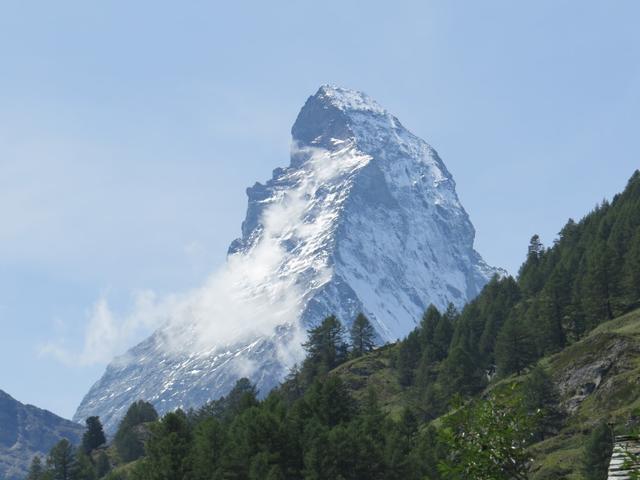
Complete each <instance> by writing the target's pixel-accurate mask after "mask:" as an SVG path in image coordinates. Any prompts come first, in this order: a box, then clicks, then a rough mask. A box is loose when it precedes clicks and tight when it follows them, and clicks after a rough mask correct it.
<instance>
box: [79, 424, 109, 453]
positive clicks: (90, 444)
mask: <svg viewBox="0 0 640 480" xmlns="http://www.w3.org/2000/svg"><path fill="white" fill-rule="evenodd" d="M85 423H86V425H87V429H86V430H85V432H84V435H83V436H82V448H83V450H84V451H85V452H86V453H89V452H91V451H92V450H95V449H96V448H98V447H99V446H100V445H103V444H104V443H106V441H107V439H106V437H105V436H104V430H103V429H102V423H100V417H89V418H87V419H86V421H85Z"/></svg>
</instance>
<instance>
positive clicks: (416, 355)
mask: <svg viewBox="0 0 640 480" xmlns="http://www.w3.org/2000/svg"><path fill="white" fill-rule="evenodd" d="M421 355H422V349H421V346H420V333H419V330H418V329H415V330H413V331H412V332H411V333H409V335H408V336H407V338H405V339H404V340H403V341H402V342H400V345H399V346H398V356H397V358H396V362H395V363H396V369H397V371H398V381H399V382H400V385H402V386H404V387H408V386H409V385H411V384H413V380H414V370H415V369H416V367H417V366H418V362H419V360H420V357H421Z"/></svg>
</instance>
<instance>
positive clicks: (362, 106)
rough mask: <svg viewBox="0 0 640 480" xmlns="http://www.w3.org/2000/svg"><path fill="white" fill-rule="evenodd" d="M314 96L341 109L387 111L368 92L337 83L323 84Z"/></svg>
mask: <svg viewBox="0 0 640 480" xmlns="http://www.w3.org/2000/svg"><path fill="white" fill-rule="evenodd" d="M314 97H316V98H318V99H319V100H322V101H325V102H326V103H327V104H330V105H333V106H334V107H336V108H337V109H339V110H342V111H345V112H348V111H360V112H370V113H375V114H378V115H385V114H386V113H387V111H386V110H385V109H384V108H382V107H381V106H380V105H379V104H378V103H377V102H376V101H375V100H374V99H372V98H371V97H370V96H368V95H367V94H366V93H363V92H359V91H357V90H351V89H348V88H343V87H338V86H336V85H328V84H325V85H322V86H321V87H320V88H319V89H318V91H317V92H316V94H315V95H314Z"/></svg>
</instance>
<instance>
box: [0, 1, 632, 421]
mask: <svg viewBox="0 0 640 480" xmlns="http://www.w3.org/2000/svg"><path fill="white" fill-rule="evenodd" d="M638 18H640V4H639V3H638V2H635V1H616V2H591V1H580V2H578V1H573V2H568V1H561V0H553V1H539V2H527V3H525V2H512V1H487V2H475V1H470V0H469V1H446V2H445V1H439V2H431V1H415V2H406V1H398V2H393V4H392V3H391V2H382V1H380V2H377V1H367V2H364V1H363V2H356V1H323V2H307V1H296V2H293V1H291V2H277V1H274V2H257V1H256V2H250V1H242V2H204V1H190V2H163V1H157V0H156V1H153V2H151V1H137V2H125V1H116V0H113V1H108V2H107V1H105V2H86V1H65V0H60V1H57V2H35V1H33V2H32V1H28V0H22V1H17V0H16V1H11V0H8V1H3V2H1V3H0V389H3V390H6V391H7V392H8V393H10V394H12V395H13V396H15V397H16V398H18V399H20V400H22V401H24V402H29V403H34V404H37V405H39V406H42V407H45V408H48V409H51V410H53V411H54V412H56V413H58V414H61V415H64V416H67V417H68V416H71V415H72V413H73V411H74V410H75V408H76V406H77V404H78V403H79V401H80V399H81V397H82V395H83V394H84V393H86V391H87V389H88V387H89V386H90V385H91V383H92V382H93V381H95V380H97V378H98V377H99V375H100V374H101V372H102V370H103V368H104V365H105V358H106V356H105V355H104V352H102V353H103V354H102V356H101V355H95V356H92V355H91V352H88V351H87V350H84V354H83V349H84V348H85V347H84V345H85V338H84V335H85V330H86V327H87V322H88V321H89V319H90V318H92V317H95V316H96V315H100V313H101V312H102V310H101V306H102V305H103V303H102V301H103V300H105V299H106V300H108V301H109V304H110V305H111V308H112V309H114V310H115V311H116V312H117V311H119V310H122V311H126V310H127V309H128V308H129V307H130V305H131V303H132V302H135V298H136V295H139V292H141V291H148V290H152V291H154V292H156V293H157V294H160V295H162V294H166V293H170V292H180V291H184V290H188V289H190V288H192V287H194V286H197V285H198V284H200V283H201V282H202V281H203V279H204V278H205V276H206V275H207V274H208V273H210V272H211V271H213V270H214V269H215V268H216V266H217V265H220V264H221V262H223V260H224V255H225V252H226V249H227V247H228V244H229V242H230V241H231V240H232V239H233V238H234V237H236V236H237V235H238V234H239V229H240V223H241V221H242V218H243V216H244V210H245V207H246V200H245V193H244V190H245V188H246V187H247V186H249V185H251V184H253V183H254V182H255V181H261V180H265V179H266V178H268V177H269V176H270V172H271V170H272V169H273V168H275V167H277V166H283V165H286V164H287V163H288V151H289V138H290V134H289V130H290V128H291V125H292V123H293V121H294V119H295V117H296V114H297V112H298V110H299V109H300V107H301V106H302V104H303V103H304V101H305V99H306V98H307V96H309V95H310V94H312V93H314V92H315V90H316V89H317V88H318V86H319V85H320V84H322V83H335V84H338V85H342V86H346V87H350V88H356V89H360V90H363V91H365V92H367V93H368V94H369V95H371V96H372V97H374V98H375V99H376V100H377V101H378V102H379V103H381V104H382V105H384V106H385V107H387V108H388V109H389V110H390V111H391V112H393V113H394V114H395V115H396V116H397V117H398V118H399V119H400V120H401V121H402V122H403V124H404V125H406V126H407V127H408V128H410V129H411V130H412V131H413V132H414V133H416V134H417V135H419V136H421V137H423V138H424V139H426V140H427V141H428V142H429V143H431V144H432V145H433V146H434V147H435V148H436V149H437V150H438V152H439V153H440V155H441V157H442V158H443V160H444V161H445V163H446V164H447V166H448V168H449V170H450V171H451V172H452V173H453V175H454V177H455V179H456V181H457V184H458V193H459V196H460V198H461V200H462V202H463V204H464V206H465V207H466V209H467V210H468V212H469V214H470V216H471V219H472V221H473V223H474V225H475V226H476V230H477V239H476V246H477V249H478V250H479V251H480V253H481V254H482V255H483V256H484V258H485V259H486V260H487V261H488V262H489V263H491V264H494V265H499V266H503V267H505V268H507V269H508V270H510V271H511V272H515V271H517V268H518V266H519V263H520V261H521V260H522V258H523V255H524V252H525V251H526V245H527V242H528V239H529V238H530V236H531V235H532V234H533V233H536V232H537V233H539V234H541V236H542V238H543V240H544V241H545V242H546V243H547V244H549V243H551V242H552V241H553V238H554V236H555V234H556V232H558V231H559V229H560V228H561V226H562V225H563V223H564V222H565V221H566V220H567V219H568V218H569V217H575V218H579V217H581V216H582V215H583V214H585V213H586V212H587V211H588V210H589V209H591V208H592V207H593V206H594V204H595V203H596V202H598V201H600V200H601V199H603V198H604V197H611V196H612V195H613V194H614V193H616V192H618V191H620V190H621V189H622V188H623V187H624V185H625V183H626V180H627V179H628V177H629V176H630V175H631V173H632V172H633V170H634V169H635V168H637V167H638V166H639V165H640V162H639V161H638V159H639V150H640V147H639V146H638V141H637V139H638V133H637V132H638V125H639V124H640V121H639V120H640V118H639V117H640V113H639V112H640V30H638V28H637V19H638ZM129 330H130V331H127V332H126V334H123V335H121V336H117V335H116V337H115V339H112V340H113V342H112V344H111V345H109V349H111V350H113V351H114V352H122V351H124V350H125V349H126V347H127V346H128V345H129V344H130V343H131V342H133V341H135V340H136V339H139V338H142V336H143V335H144V334H145V332H146V329H145V326H144V325H143V326H141V327H139V326H136V327H135V328H133V327H131V328H130V329H129ZM46 345H55V346H56V348H58V349H60V351H62V352H63V353H64V354H65V355H66V357H65V356H64V355H57V356H52V355H51V354H43V353H42V351H43V347H44V346H46ZM109 349H107V350H108V351H111V350H109ZM58 353H60V352H58ZM107 353H108V352H107ZM60 357H62V358H60ZM65 359H66V360H65ZM61 360H65V361H61Z"/></svg>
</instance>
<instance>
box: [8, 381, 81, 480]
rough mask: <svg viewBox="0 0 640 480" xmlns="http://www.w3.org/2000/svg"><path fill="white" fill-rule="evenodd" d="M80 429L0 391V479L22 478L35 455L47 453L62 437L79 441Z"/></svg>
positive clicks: (72, 423) (69, 422) (15, 479)
mask: <svg viewBox="0 0 640 480" xmlns="http://www.w3.org/2000/svg"><path fill="white" fill-rule="evenodd" d="M83 431H84V428H83V427H82V426H81V425H78V424H77V423H74V422H71V421H69V420H65V419H64V418H60V417H58V416H57V415H54V414H53V413H51V412H48V411H47V410H42V409H40V408H37V407H34V406H33V405H23V404H22V403H20V402H18V401H17V400H15V399H14V398H12V397H11V396H9V395H8V394H7V393H5V392H3V391H2V390H0V478H2V479H4V480H17V479H21V478H24V476H25V475H26V472H27V469H28V467H29V463H30V462H31V459H32V458H33V456H34V455H41V456H43V457H44V456H46V455H47V453H49V450H50V449H51V447H53V446H54V445H55V444H56V443H57V442H58V441H60V440H62V439H63V438H66V439H68V440H70V441H71V442H73V443H75V444H78V443H79V442H80V438H81V436H82V433H83Z"/></svg>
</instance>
